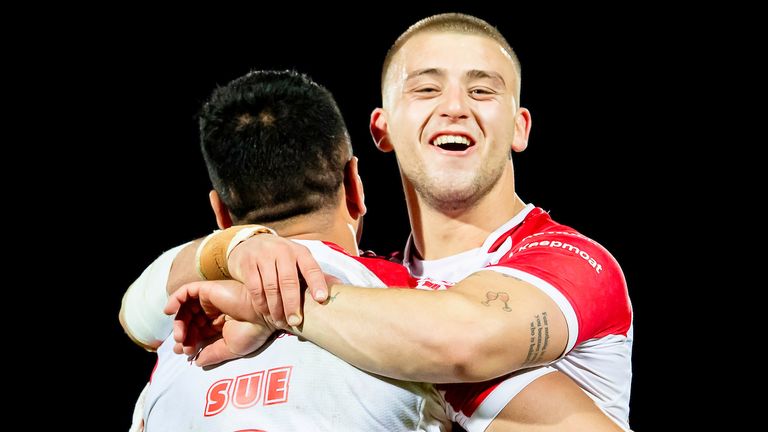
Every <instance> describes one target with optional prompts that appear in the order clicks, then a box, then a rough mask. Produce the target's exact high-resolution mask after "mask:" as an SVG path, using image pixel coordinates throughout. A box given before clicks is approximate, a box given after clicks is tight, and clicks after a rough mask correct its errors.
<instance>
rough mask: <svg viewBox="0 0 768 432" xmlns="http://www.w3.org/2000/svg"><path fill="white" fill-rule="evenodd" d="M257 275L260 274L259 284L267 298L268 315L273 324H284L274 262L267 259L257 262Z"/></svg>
mask: <svg viewBox="0 0 768 432" xmlns="http://www.w3.org/2000/svg"><path fill="white" fill-rule="evenodd" d="M259 273H260V274H261V284H262V286H263V287H264V294H265V295H266V297H267V306H268V307H269V315H270V316H271V317H272V320H274V321H275V323H285V314H284V313H283V300H282V298H281V296H280V286H279V285H278V283H277V267H276V265H275V260H274V259H268V260H265V261H263V262H259ZM279 325H280V324H278V326H279Z"/></svg>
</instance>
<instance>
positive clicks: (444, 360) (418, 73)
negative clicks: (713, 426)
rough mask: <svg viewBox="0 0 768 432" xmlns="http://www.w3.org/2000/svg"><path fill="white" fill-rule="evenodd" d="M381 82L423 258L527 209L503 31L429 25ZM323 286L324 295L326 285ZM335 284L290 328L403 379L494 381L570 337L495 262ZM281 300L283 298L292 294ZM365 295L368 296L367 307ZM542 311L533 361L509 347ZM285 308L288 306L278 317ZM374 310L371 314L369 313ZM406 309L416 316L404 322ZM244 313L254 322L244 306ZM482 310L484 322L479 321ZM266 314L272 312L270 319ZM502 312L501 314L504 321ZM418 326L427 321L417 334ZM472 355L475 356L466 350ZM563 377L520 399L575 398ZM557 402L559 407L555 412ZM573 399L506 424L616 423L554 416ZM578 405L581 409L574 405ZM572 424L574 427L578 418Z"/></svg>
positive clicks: (385, 139) (521, 128) (242, 252)
mask: <svg viewBox="0 0 768 432" xmlns="http://www.w3.org/2000/svg"><path fill="white" fill-rule="evenodd" d="M465 65H472V68H467V67H466V66H465ZM384 88H385V92H384V94H383V100H384V106H383V107H382V108H378V109H376V110H375V111H374V112H373V114H372V116H371V132H372V135H373V137H374V140H375V141H376V143H377V146H378V147H379V148H380V149H381V150H382V151H392V150H395V152H396V156H397V160H398V164H399V166H400V170H401V177H402V181H403V186H404V190H405V194H406V199H407V202H408V208H409V216H410V219H411V224H412V227H413V233H414V244H415V248H416V251H417V253H419V254H420V255H421V257H423V258H425V259H439V258H442V257H445V256H450V255H454V254H456V253H460V252H463V251H466V250H468V249H472V248H474V247H477V246H479V245H481V244H482V242H483V241H484V240H485V238H486V237H487V236H488V235H489V234H490V233H491V232H492V231H493V230H494V229H496V228H497V227H498V226H500V225H501V224H503V223H504V222H506V221H507V220H509V219H510V218H511V217H512V216H514V215H515V214H517V213H518V212H519V211H520V210H521V209H522V207H523V203H522V201H521V200H520V199H519V198H518V197H517V195H516V194H515V184H514V170H513V166H512V163H511V159H510V157H509V155H510V152H511V151H515V152H519V151H522V150H524V149H525V147H526V146H527V140H528V135H529V133H530V127H531V117H530V113H529V112H528V111H527V110H526V109H525V108H521V107H519V105H518V100H519V99H518V98H517V95H518V94H519V78H518V74H517V71H516V69H515V66H514V63H513V62H512V61H511V59H510V57H509V55H508V53H506V52H505V51H504V50H503V49H502V48H501V47H500V46H499V44H498V43H496V42H495V41H493V40H491V39H488V38H485V37H481V36H472V35H463V34H456V33H423V34H420V35H416V36H414V37H413V38H412V39H410V40H409V41H408V42H407V43H406V44H405V45H404V46H403V47H402V48H401V50H400V52H399V53H398V54H397V55H396V56H395V58H394V59H393V62H392V64H391V67H390V71H389V73H388V74H387V77H386V81H385V86H384ZM440 136H461V137H464V138H466V139H468V140H470V142H471V143H472V145H471V146H470V147H469V148H468V149H466V150H464V151H460V152H456V151H446V150H444V149H441V148H439V147H437V146H435V145H433V140H434V139H435V138H436V137H440ZM257 241H258V239H253V240H249V241H248V242H245V243H244V244H243V245H246V246H245V247H243V246H239V247H238V248H236V249H235V251H234V252H233V254H232V258H231V260H230V268H240V267H239V266H240V265H242V263H245V262H248V258H247V257H248V255H249V253H248V247H249V246H247V245H248V243H249V242H253V244H256V243H255V242H257ZM237 271H239V270H237ZM241 280H243V279H241ZM247 288H248V291H249V292H250V293H251V295H253V296H254V297H258V296H263V297H265V298H266V297H268V296H269V295H270V293H268V292H266V291H264V290H259V289H258V287H253V286H247ZM385 291H386V292H385ZM489 291H493V292H504V293H505V294H507V295H509V296H511V297H510V298H511V299H512V300H510V304H513V305H515V306H514V307H513V308H512V309H514V310H516V311H519V310H520V309H522V310H523V311H528V315H524V316H522V317H517V318H511V315H512V314H509V313H507V312H508V311H502V310H498V311H497V310H494V311H491V312H489V311H488V309H487V308H485V309H484V308H481V307H478V305H479V304H480V303H481V302H482V301H483V300H485V299H486V297H485V294H486V292H489ZM321 294H322V297H325V294H326V293H325V292H323V293H321ZM330 294H331V297H332V298H333V299H334V301H332V302H330V301H329V302H327V303H326V304H325V305H319V304H316V303H313V302H307V303H306V305H305V309H304V312H305V314H306V316H305V322H304V325H303V327H301V328H299V327H295V326H294V327H293V328H292V331H293V332H294V333H296V334H299V335H301V336H303V337H307V338H308V339H310V340H313V341H314V342H315V343H318V344H319V345H321V346H323V347H325V348H326V349H328V350H329V351H331V352H334V353H336V354H337V355H339V356H341V357H343V358H345V359H346V360H347V361H350V362H351V363H353V364H355V365H357V366H358V367H361V368H363V369H365V370H369V371H372V372H375V373H381V374H384V375H387V376H392V377H396V378H401V379H413V380H424V381H429V382H454V381H477V380H484V379H489V378H492V377H494V376H499V375H502V374H504V373H507V372H510V371H512V370H515V369H518V368H521V367H527V366H531V365H533V364H543V363H546V362H548V361H550V360H553V359H555V358H557V357H558V356H559V355H560V353H561V352H562V350H563V349H564V347H565V341H566V340H567V328H566V327H565V325H564V318H563V317H562V315H561V313H560V312H559V309H558V308H557V307H556V306H555V305H554V304H551V301H550V303H547V302H548V301H549V300H548V298H542V297H545V296H542V295H541V293H540V292H539V290H538V289H536V288H535V287H533V286H531V285H529V284H527V283H525V282H522V281H519V280H511V279H510V278H505V277H503V276H501V275H499V274H495V273H494V272H480V273H477V274H476V275H475V276H474V277H473V278H471V279H467V280H465V281H462V282H460V283H458V284H457V285H456V286H455V287H454V288H452V289H451V290H449V291H445V292H439V293H431V292H416V291H412V290H361V289H359V288H356V287H347V286H338V285H335V286H332V287H331V292H330ZM282 298H283V299H285V298H286V294H285V293H282ZM526 302H527V303H526ZM365 305H369V307H368V309H366V306H365ZM169 306H170V305H169ZM222 310H223V309H222ZM446 310H450V311H451V318H450V319H448V320H441V326H442V325H443V323H446V324H448V325H450V324H453V325H454V326H455V327H451V328H448V329H446V328H443V329H442V330H443V331H441V332H437V333H438V334H437V335H436V334H434V333H436V332H432V331H431V328H432V327H431V326H432V325H433V320H434V318H433V317H435V316H440V313H441V312H442V311H446ZM262 311H263V309H262ZM285 311H286V314H285V315H288V316H289V317H290V316H291V315H296V316H298V317H300V312H299V311H296V310H289V309H287V308H286V309H285ZM542 311H546V312H547V313H548V315H549V317H550V320H549V321H550V323H551V330H552V331H551V332H550V333H551V334H552V341H551V343H550V347H551V349H550V352H549V353H547V355H546V356H543V357H541V358H540V359H539V360H540V361H539V362H538V363H536V362H530V361H528V359H526V358H525V356H524V355H521V354H520V352H519V350H516V349H514V348H509V347H515V346H519V345H518V343H517V342H518V341H516V339H515V338H516V337H517V336H516V335H518V334H522V335H527V329H528V325H529V323H530V322H531V316H532V315H531V314H540V313H541V312H542ZM227 312H228V313H233V314H235V315H237V314H236V313H234V312H230V311H227ZM256 312H258V310H257V311H256ZM268 312H269V313H271V314H272V316H271V318H272V323H273V324H274V322H275V320H274V317H275V313H274V311H273V310H272V309H271V308H270V309H269V311H268ZM280 314H282V310H280V311H279V312H278V317H279V316H280ZM285 315H283V316H285ZM349 317H352V318H351V319H350V318H349ZM373 317H375V324H372V323H371V321H372V320H374V318H373ZM404 317H405V318H407V320H409V324H410V325H407V326H406V325H403V323H404V322H405V320H404ZM238 318H242V319H251V320H256V321H258V318H254V317H253V316H250V317H247V316H246V315H245V314H244V315H239V316H238ZM483 319H485V320H487V322H485V321H479V320H483ZM267 321H269V319H267V320H265V321H263V322H264V323H266V322H267ZM278 321H280V320H279V319H278ZM422 321H423V322H422ZM294 322H296V321H295V320H294ZM499 322H503V323H504V324H502V325H497V324H498V323H499ZM279 324H280V323H279ZM486 324H487V325H486ZM265 325H266V326H267V327H269V326H270V325H269V324H265ZM371 325H373V326H375V327H376V328H387V332H385V333H382V334H381V337H380V338H379V339H380V340H379V342H376V341H375V340H373V339H376V338H372V337H371V332H370V331H366V330H363V329H364V328H368V327H369V326H371ZM380 326H383V327H380ZM414 328H416V329H419V328H424V329H426V330H425V331H424V332H422V333H420V334H419V333H418V332H414V330H413V329H414ZM467 328H483V329H490V330H487V331H485V330H484V332H483V337H482V338H480V339H472V336H473V335H472V334H470V335H468V337H467V338H466V339H465V338H464V337H462V340H463V341H464V340H466V341H467V343H466V345H465V346H467V347H468V348H467V349H466V350H464V351H463V352H461V353H457V352H456V351H457V350H456V349H454V345H453V344H452V342H453V340H455V336H456V335H457V334H462V335H466V334H467V331H466V329H467ZM350 329H351V330H350ZM270 331H271V330H270ZM474 333H477V332H474ZM374 334H378V333H374ZM441 335H449V338H448V339H450V341H449V340H448V339H446V340H441V339H439V338H440V337H441ZM510 335H511V336H510ZM182 339H183V338H182ZM177 340H179V339H177ZM488 340H495V341H503V342H504V344H503V345H504V346H502V347H499V346H498V344H491V345H484V343H485V342H484V341H488ZM395 342H396V343H395ZM377 343H379V345H376V344H377ZM393 344H394V345H396V349H394V348H395V347H394V346H393ZM204 352H205V351H204ZM213 352H214V351H209V352H208V353H211V355H213V357H209V359H211V360H213V359H216V360H218V361H220V360H221V359H222V358H223V357H221V356H219V357H216V355H215V354H212V353H213ZM475 352H483V353H486V354H487V353H492V354H491V355H486V356H484V357H483V358H482V362H479V359H478V358H477V356H474V355H472V354H471V353H475ZM208 353H206V354H208ZM394 353H397V354H396V355H395V354H394ZM466 353H470V354H471V355H469V356H467V357H463V358H462V357H460V356H461V355H464V354H466ZM225 354H226V352H225ZM457 355H458V356H459V357H457ZM403 358H407V359H409V361H408V362H407V363H408V364H404V365H400V364H398V363H400V362H401V361H402V359H403ZM201 359H202V362H201V363H205V362H206V361H207V360H206V357H205V356H201V358H200V359H198V360H199V361H200V360H201ZM478 363H481V364H480V365H478ZM559 375H560V374H559V373H558V374H556V376H559ZM560 378H562V379H559V380H558V379H551V380H546V381H544V382H540V381H541V380H542V379H540V380H537V385H536V386H529V388H527V389H526V390H524V391H523V393H521V396H519V397H518V398H515V400H517V401H525V400H526V399H525V397H526V395H533V396H531V397H533V398H534V399H529V400H528V402H527V404H528V405H526V406H527V407H528V408H531V405H530V404H531V402H530V401H531V400H538V401H539V402H537V404H536V405H535V407H544V406H546V404H545V403H544V402H546V401H551V400H554V399H555V398H551V395H552V394H553V393H557V392H560V391H563V394H570V396H574V394H573V393H567V392H565V389H566V388H567V387H566V384H569V385H574V384H573V382H572V381H570V380H569V379H567V378H566V377H560ZM563 379H564V380H565V381H563ZM563 382H565V383H566V384H563ZM571 390H573V389H571ZM576 390H577V393H576V394H575V395H576V396H578V395H581V396H583V397H586V396H585V395H584V394H583V392H582V391H581V390H580V389H578V387H576ZM529 392H530V393H529ZM539 392H541V393H539ZM536 395H538V396H536ZM544 399H546V401H545V400H544ZM581 402H582V403H581V404H580V405H579V406H580V407H582V408H584V407H590V406H591V407H592V409H597V408H596V407H595V406H594V403H592V402H591V400H588V398H587V400H583V399H581ZM521 403H523V402H521ZM518 407H519V406H518ZM557 407H561V408H563V411H554V409H555V408H557ZM565 407H566V405H564V404H559V403H558V404H556V405H553V406H550V407H548V408H547V409H546V410H541V411H532V414H531V415H530V418H528V417H525V415H522V414H523V411H520V410H517V411H516V410H514V409H512V408H509V407H508V409H510V412H509V417H510V418H512V419H514V420H510V421H511V423H509V425H508V426H509V428H510V429H504V430H514V428H513V427H512V426H511V425H513V424H514V425H516V426H514V427H523V428H525V427H526V424H528V423H527V422H528V421H529V420H530V421H531V423H530V424H528V426H531V425H532V424H533V422H534V420H532V419H538V420H535V422H538V424H537V426H536V427H539V426H540V427H541V428H542V429H531V430H546V428H547V427H552V430H566V429H567V427H566V426H565V423H562V422H563V421H569V422H573V421H576V420H575V419H577V418H580V419H582V420H584V421H587V422H588V423H589V422H590V421H592V420H594V419H600V421H603V420H605V421H606V423H604V426H606V427H608V429H606V430H611V428H615V427H616V425H615V424H613V423H612V422H611V421H610V420H608V419H607V418H606V417H605V416H604V415H603V414H602V412H600V411H599V409H597V411H596V412H595V411H590V410H589V409H585V411H583V412H585V413H589V412H591V414H589V415H586V416H585V417H579V416H577V415H574V416H570V415H563V416H560V417H558V416H557V415H554V414H552V415H546V412H551V413H554V412H558V413H565V412H567V410H566V409H565ZM505 412H506V410H505ZM536 412H538V414H535V413H536ZM574 412H581V411H579V409H574ZM502 414H504V413H502ZM592 414H594V415H595V416H594V417H592ZM505 415H506V414H505ZM537 415H540V417H537ZM502 417H504V416H502ZM590 419H592V420H590ZM579 421H581V420H579ZM515 422H517V423H515ZM598 423H599V422H598ZM570 424H571V425H575V424H576V423H570ZM553 425H557V426H556V427H555V426H553ZM594 428H595V430H596V429H597V428H598V426H597V425H594ZM499 430H501V429H499ZM574 430H578V427H575V426H574Z"/></svg>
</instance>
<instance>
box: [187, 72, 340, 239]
mask: <svg viewBox="0 0 768 432" xmlns="http://www.w3.org/2000/svg"><path fill="white" fill-rule="evenodd" d="M200 144H201V147H202V151H203V157H204V158H205V163H206V166H207V168H208V174H209V176H210V178H211V182H212V183H213V187H214V189H216V192H218V194H219V196H220V198H221V200H222V201H223V202H224V204H226V205H227V207H228V208H229V211H230V213H231V214H232V217H233V222H234V223H235V224H242V223H269V222H275V221H284V220H287V219H290V218H293V217H296V216H301V215H306V214H309V213H312V212H315V211H318V210H322V209H326V208H330V207H333V206H334V205H335V204H336V202H337V197H338V192H339V188H340V186H341V184H342V181H343V176H344V166H345V164H346V163H347V161H349V159H350V158H351V157H352V148H351V145H350V141H349V135H348V133H347V129H346V126H345V124H344V120H343V118H342V116H341V113H340V112H339V109H338V106H337V105H336V102H335V101H334V99H333V96H332V95H331V93H330V92H329V91H328V90H326V89H325V88H324V87H322V86H320V85H319V84H317V83H315V82H313V81H312V80H311V79H309V78H308V77H307V76H305V75H303V74H299V73H296V72H292V71H254V72H250V73H249V74H247V75H245V76H243V77H240V78H237V79H235V80H234V81H232V82H230V83H229V84H227V85H226V86H224V87H219V88H218V89H216V90H215V91H214V92H213V95H212V96H211V97H210V99H209V100H208V102H207V103H206V104H205V105H204V106H203V109H202V112H201V114H200Z"/></svg>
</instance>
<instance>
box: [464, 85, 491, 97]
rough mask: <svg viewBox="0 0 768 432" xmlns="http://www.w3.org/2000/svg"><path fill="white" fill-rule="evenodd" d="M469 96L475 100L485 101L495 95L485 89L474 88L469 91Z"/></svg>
mask: <svg viewBox="0 0 768 432" xmlns="http://www.w3.org/2000/svg"><path fill="white" fill-rule="evenodd" d="M469 94H470V96H472V97H473V98H475V99H487V98H489V97H491V96H493V95H495V94H496V92H495V91H493V90H491V89H489V88H486V87H475V88H472V89H470V90H469Z"/></svg>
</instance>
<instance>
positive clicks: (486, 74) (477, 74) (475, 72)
mask: <svg viewBox="0 0 768 432" xmlns="http://www.w3.org/2000/svg"><path fill="white" fill-rule="evenodd" d="M445 74H446V73H445V69H438V68H424V69H417V70H415V71H413V72H411V73H409V74H408V76H407V77H406V78H405V80H406V81H410V80H412V79H414V78H418V77H420V76H423V75H435V76H437V77H443V76H445ZM466 76H467V78H469V79H490V80H493V81H497V82H499V83H500V84H501V85H502V86H503V87H506V86H507V83H506V81H504V77H502V76H501V74H500V73H498V72H491V71H485V70H480V69H472V70H470V71H468V72H467V73H466Z"/></svg>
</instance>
